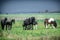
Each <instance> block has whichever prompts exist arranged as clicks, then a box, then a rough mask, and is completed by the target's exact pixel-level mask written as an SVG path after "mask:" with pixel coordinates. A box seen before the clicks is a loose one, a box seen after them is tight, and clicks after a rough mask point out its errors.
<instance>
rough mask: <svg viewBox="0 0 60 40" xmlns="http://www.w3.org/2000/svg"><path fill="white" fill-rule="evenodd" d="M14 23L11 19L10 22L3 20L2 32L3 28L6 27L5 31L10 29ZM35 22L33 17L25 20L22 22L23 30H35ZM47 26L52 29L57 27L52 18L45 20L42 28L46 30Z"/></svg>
mask: <svg viewBox="0 0 60 40" xmlns="http://www.w3.org/2000/svg"><path fill="white" fill-rule="evenodd" d="M13 23H15V19H11V20H10V21H8V19H7V18H4V19H3V20H1V29H2V30H4V28H5V27H6V30H7V29H9V30H11V29H12V24H13ZM37 24H38V23H37V21H36V19H35V17H30V18H27V19H25V20H24V21H23V24H22V26H23V30H33V29H37ZM48 24H50V26H52V27H53V28H56V27H57V22H56V20H55V19H54V18H46V19H45V20H44V26H45V27H46V28H48Z"/></svg>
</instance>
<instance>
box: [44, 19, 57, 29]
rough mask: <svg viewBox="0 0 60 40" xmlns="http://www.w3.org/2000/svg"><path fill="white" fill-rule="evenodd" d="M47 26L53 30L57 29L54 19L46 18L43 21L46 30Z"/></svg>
mask: <svg viewBox="0 0 60 40" xmlns="http://www.w3.org/2000/svg"><path fill="white" fill-rule="evenodd" d="M48 24H50V26H52V27H53V28H56V27H57V22H56V21H55V20H54V18H49V19H48V18H46V19H45V20H44V25H45V27H46V28H48Z"/></svg>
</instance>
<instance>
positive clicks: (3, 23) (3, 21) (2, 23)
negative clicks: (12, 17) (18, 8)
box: [1, 18, 7, 30]
mask: <svg viewBox="0 0 60 40" xmlns="http://www.w3.org/2000/svg"><path fill="white" fill-rule="evenodd" d="M6 21H7V18H5V19H3V20H1V28H2V30H4V26H6Z"/></svg>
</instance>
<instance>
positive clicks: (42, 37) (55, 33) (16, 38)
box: [0, 13, 60, 40]
mask: <svg viewBox="0 0 60 40" xmlns="http://www.w3.org/2000/svg"><path fill="white" fill-rule="evenodd" d="M32 16H34V17H35V18H36V19H37V20H36V21H37V22H38V28H37V30H23V27H22V23H23V20H24V19H25V18H29V17H32ZM4 17H7V18H9V19H11V18H14V19H15V20H16V22H15V24H13V26H12V29H11V30H4V31H3V30H1V28H0V39H1V40H60V13H46V14H45V13H41V14H38V13H37V14H36V13H35V14H34V13H33V14H32V13H31V14H0V19H2V18H4ZM51 17H52V18H54V19H55V20H56V21H57V24H58V25H57V28H56V29H53V28H52V27H51V26H49V25H48V29H46V28H45V27H44V19H45V18H51ZM0 27H1V25H0Z"/></svg>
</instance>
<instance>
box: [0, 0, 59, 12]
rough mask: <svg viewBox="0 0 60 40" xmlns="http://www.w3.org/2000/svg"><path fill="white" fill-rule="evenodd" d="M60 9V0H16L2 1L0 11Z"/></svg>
mask: <svg viewBox="0 0 60 40" xmlns="http://www.w3.org/2000/svg"><path fill="white" fill-rule="evenodd" d="M45 10H49V11H60V2H59V1H57V0H56V1H54V0H53V1H50V0H49V1H47V0H46V1H44V0H43V1H42V0H37V1H36V0H33V1H32V0H20V1H19V0H15V1H12V0H11V1H1V2H0V11H1V12H2V13H15V12H38V11H40V12H44V11H45Z"/></svg>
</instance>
